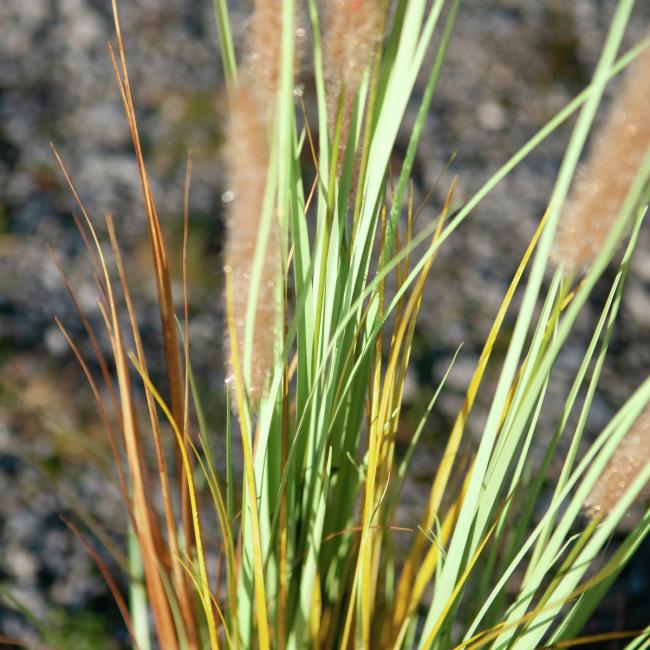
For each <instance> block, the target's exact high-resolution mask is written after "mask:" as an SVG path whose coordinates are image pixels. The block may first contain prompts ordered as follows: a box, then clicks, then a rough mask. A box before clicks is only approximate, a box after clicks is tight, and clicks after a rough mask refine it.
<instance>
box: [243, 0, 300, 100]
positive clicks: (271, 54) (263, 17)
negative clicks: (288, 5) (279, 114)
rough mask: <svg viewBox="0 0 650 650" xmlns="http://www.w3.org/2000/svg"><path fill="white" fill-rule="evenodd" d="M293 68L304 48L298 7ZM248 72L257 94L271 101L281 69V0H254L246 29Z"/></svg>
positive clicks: (298, 63)
mask: <svg viewBox="0 0 650 650" xmlns="http://www.w3.org/2000/svg"><path fill="white" fill-rule="evenodd" d="M295 12H296V13H295V16H294V20H295V24H296V30H295V39H294V47H295V61H294V65H295V67H296V68H298V67H299V65H300V59H301V55H302V52H303V50H304V47H305V34H306V31H305V28H304V26H303V22H304V21H303V17H302V14H301V12H300V5H298V4H296V6H295ZM246 63H247V69H248V73H249V75H250V80H251V81H252V82H253V83H254V84H255V87H256V92H257V93H258V94H259V96H260V98H261V99H262V101H264V102H272V100H273V96H274V95H275V93H276V91H277V90H278V87H279V85H280V72H281V69H282V0H255V2H254V5H253V14H252V15H251V21H250V27H249V30H248V56H247V61H246Z"/></svg>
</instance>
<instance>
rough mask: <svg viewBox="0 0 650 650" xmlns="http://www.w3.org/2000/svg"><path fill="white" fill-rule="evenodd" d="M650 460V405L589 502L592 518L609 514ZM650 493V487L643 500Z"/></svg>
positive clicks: (628, 436) (606, 470) (601, 479)
mask: <svg viewBox="0 0 650 650" xmlns="http://www.w3.org/2000/svg"><path fill="white" fill-rule="evenodd" d="M648 461H650V406H647V407H646V409H645V410H644V411H643V412H642V413H641V415H640V416H639V418H638V419H637V420H636V422H635V423H634V424H633V425H632V428H631V429H630V430H629V431H628V433H627V434H626V435H625V437H624V438H623V440H622V441H621V444H620V445H619V446H618V448H617V449H616V451H615V452H614V456H613V457H612V459H611V460H610V461H609V464H608V465H607V467H606V468H605V471H604V472H603V473H602V475H601V476H600V478H599V479H598V482H597V483H596V485H595V486H594V488H593V490H592V491H591V494H590V495H589V498H588V499H587V502H586V503H585V511H586V512H587V513H588V514H589V515H590V516H591V517H595V516H597V515H608V514H609V513H610V512H611V511H612V510H613V509H614V508H615V506H616V504H617V503H618V502H619V501H620V499H621V497H622V496H623V495H624V494H625V492H626V491H627V489H628V488H629V487H630V486H631V485H632V482H633V481H634V479H635V478H636V477H637V476H638V474H639V472H640V471H641V469H642V468H643V467H644V466H645V465H646V464H647V463H648ZM648 496H650V492H649V491H648V487H647V486H646V488H645V490H644V491H643V492H642V493H641V495H640V496H639V499H640V500H641V499H643V498H647V497H648Z"/></svg>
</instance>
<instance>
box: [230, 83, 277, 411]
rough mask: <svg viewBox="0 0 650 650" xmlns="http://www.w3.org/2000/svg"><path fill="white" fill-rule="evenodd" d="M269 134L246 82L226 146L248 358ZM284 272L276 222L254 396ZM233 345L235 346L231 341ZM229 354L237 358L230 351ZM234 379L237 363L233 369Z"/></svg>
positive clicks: (238, 308)
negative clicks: (250, 301)
mask: <svg viewBox="0 0 650 650" xmlns="http://www.w3.org/2000/svg"><path fill="white" fill-rule="evenodd" d="M267 137H268V129H267V127H266V121H265V119H264V111H263V110H262V108H261V106H260V103H259V101H258V100H257V98H256V95H255V94H254V92H253V91H252V90H251V85H250V84H249V83H245V84H243V85H241V86H239V87H238V88H237V89H236V91H235V93H234V96H233V102H232V112H231V118H230V123H229V127H228V133H227V138H226V145H225V152H226V163H227V167H228V180H229V188H230V191H231V192H232V194H233V199H232V201H231V202H230V203H229V204H228V211H227V218H226V244H225V256H226V263H227V264H229V265H230V268H231V271H232V279H233V293H234V314H233V318H234V322H235V325H236V332H237V342H238V346H239V358H240V359H241V360H243V359H244V353H243V349H244V337H245V330H246V310H247V307H248V296H249V293H250V282H251V274H252V269H253V261H254V257H255V247H256V245H257V237H258V232H259V229H260V221H261V216H262V208H263V202H264V192H265V188H266V176H267V169H268V161H269V153H268V143H267ZM279 272H280V242H279V234H278V232H277V228H276V227H272V228H271V230H270V234H269V240H268V242H267V245H266V251H265V255H264V260H263V268H262V285H261V287H260V291H259V297H258V300H257V304H256V305H255V324H254V334H253V353H252V356H251V359H252V361H251V374H250V384H249V385H247V390H248V394H249V397H250V398H251V400H253V401H256V400H257V399H258V398H259V397H260V396H261V394H262V392H263V390H264V386H265V383H266V380H267V378H268V375H269V372H270V370H271V368H272V366H273V344H274V339H275V330H276V324H277V322H278V305H277V304H276V300H275V296H274V293H275V292H274V286H275V281H276V278H277V276H278V273H279ZM228 345H229V346H230V345H231V342H230V341H229V343H228ZM228 359H229V363H231V361H230V359H231V354H230V353H228ZM231 379H232V366H231V368H230V371H229V380H231Z"/></svg>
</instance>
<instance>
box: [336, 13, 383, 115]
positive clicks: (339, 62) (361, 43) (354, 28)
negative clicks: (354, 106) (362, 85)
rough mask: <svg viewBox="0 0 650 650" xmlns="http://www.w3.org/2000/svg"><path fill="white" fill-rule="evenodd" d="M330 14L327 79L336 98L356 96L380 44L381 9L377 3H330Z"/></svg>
mask: <svg viewBox="0 0 650 650" xmlns="http://www.w3.org/2000/svg"><path fill="white" fill-rule="evenodd" d="M327 12H328V13H327V16H326V21H327V22H326V31H325V36H324V39H323V45H324V64H325V79H326V81H327V83H328V84H329V85H330V87H331V89H332V90H333V91H334V93H335V94H337V95H338V93H339V92H340V91H341V89H342V88H345V90H346V93H347V92H348V91H350V92H354V91H355V90H356V88H357V86H358V85H359V82H360V81H361V75H362V74H363V71H364V70H365V69H366V67H367V66H368V64H369V63H370V60H371V57H372V53H373V51H374V48H375V44H376V42H377V37H378V32H379V19H380V11H379V7H378V5H377V2H376V0H331V1H330V2H329V5H328V9H327ZM334 101H335V102H336V97H334Z"/></svg>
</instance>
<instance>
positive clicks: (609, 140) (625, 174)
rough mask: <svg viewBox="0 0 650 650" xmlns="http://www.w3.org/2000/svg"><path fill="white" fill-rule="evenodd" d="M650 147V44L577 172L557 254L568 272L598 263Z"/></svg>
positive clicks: (635, 65) (557, 243)
mask: <svg viewBox="0 0 650 650" xmlns="http://www.w3.org/2000/svg"><path fill="white" fill-rule="evenodd" d="M649 147H650V48H646V50H645V52H643V54H641V55H640V56H639V59H638V60H637V61H636V62H635V63H634V65H633V67H632V69H631V70H630V72H629V73H628V74H627V76H626V78H625V80H624V82H623V86H622V88H621V90H620V92H619V95H618V96H617V98H616V100H615V102H614V105H613V106H612V108H611V112H610V114H609V117H608V119H607V122H606V123H605V125H604V126H603V129H602V131H601V132H600V133H599V134H598V136H597V138H596V140H595V142H594V145H593V150H592V152H591V156H590V157H589V159H588V161H587V162H586V164H585V165H584V167H583V168H582V169H581V170H580V171H579V172H578V176H577V179H576V181H575V184H574V187H573V190H572V193H571V195H570V196H569V198H568V200H567V204H566V207H565V214H564V217H563V219H562V221H561V222H560V224H559V227H558V234H557V239H556V242H555V251H554V257H555V260H556V261H557V262H558V263H561V264H563V265H564V267H565V268H566V270H567V271H568V272H579V271H582V270H584V269H586V268H587V267H589V266H590V264H591V263H592V262H593V260H594V259H595V258H596V256H597V255H598V253H599V252H600V250H601V248H602V245H603V242H604V241H605V239H606V238H607V235H608V234H609V232H610V230H611V228H612V226H613V225H614V222H615V220H616V217H617V215H618V212H619V209H620V208H621V206H622V204H623V201H624V199H625V196H626V194H627V192H628V190H629V189H630V186H631V184H632V181H633V180H634V175H635V173H636V170H637V169H638V168H639V165H640V164H641V162H642V161H643V158H644V156H645V154H646V152H647V151H648V148H649Z"/></svg>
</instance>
